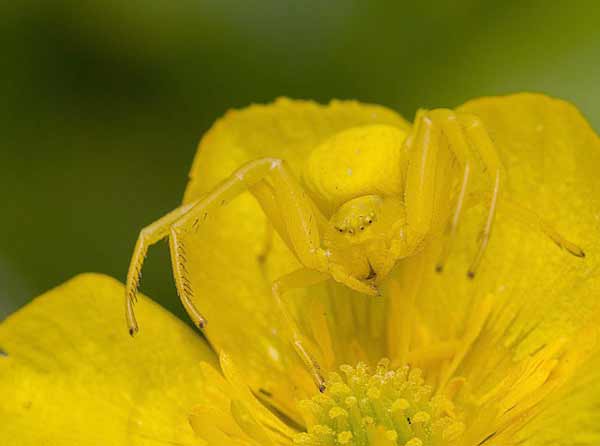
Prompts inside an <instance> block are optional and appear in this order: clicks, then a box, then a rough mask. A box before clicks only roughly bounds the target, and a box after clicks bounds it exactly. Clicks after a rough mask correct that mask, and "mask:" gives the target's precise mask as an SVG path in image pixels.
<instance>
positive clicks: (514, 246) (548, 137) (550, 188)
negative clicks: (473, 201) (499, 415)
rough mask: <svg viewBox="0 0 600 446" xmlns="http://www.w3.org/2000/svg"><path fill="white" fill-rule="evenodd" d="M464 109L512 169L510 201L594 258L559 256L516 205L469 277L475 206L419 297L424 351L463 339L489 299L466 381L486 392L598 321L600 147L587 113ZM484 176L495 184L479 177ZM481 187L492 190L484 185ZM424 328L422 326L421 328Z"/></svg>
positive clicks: (479, 209) (462, 371) (516, 106)
mask: <svg viewBox="0 0 600 446" xmlns="http://www.w3.org/2000/svg"><path fill="white" fill-rule="evenodd" d="M459 110H461V111H464V112H469V113H472V114H475V115H477V116H478V117H480V118H481V120H482V121H483V123H484V125H485V127H486V128H487V129H488V131H489V133H490V135H491V137H492V139H493V140H494V142H495V144H496V145H497V149H498V152H499V155H500V158H501V160H502V163H503V165H504V168H505V173H506V175H505V181H504V183H503V192H502V197H501V200H500V201H501V203H502V201H503V200H505V201H509V202H510V203H513V204H515V205H516V206H521V207H524V208H527V209H529V210H531V211H533V212H535V213H537V214H539V215H540V216H541V217H542V218H543V219H544V220H546V221H548V222H549V223H551V224H552V225H553V226H554V227H555V228H556V230H557V231H558V232H560V233H561V234H562V235H564V236H565V237H567V238H568V239H570V240H572V241H575V242H576V243H577V244H579V245H580V246H581V247H582V248H583V249H584V251H585V253H586V257H585V258H583V259H581V258H578V257H575V256H573V255H571V254H569V253H567V252H566V251H562V250H561V249H559V248H558V247H557V246H556V245H554V243H553V242H552V241H551V240H550V239H549V238H548V237H547V236H545V235H544V234H543V233H542V232H541V231H540V230H539V229H538V228H535V227H531V226H529V225H526V224H523V223H522V222H521V221H520V219H519V218H518V217H517V215H516V212H515V209H514V206H512V205H511V206H512V207H511V206H509V205H506V204H504V205H501V209H500V212H499V215H498V218H497V219H496V222H495V226H494V231H493V234H492V237H491V240H490V245H489V249H488V250H487V252H486V255H485V259H484V262H483V264H482V267H481V270H480V272H479V274H478V276H477V277H476V278H475V280H469V279H467V277H466V271H467V268H468V265H469V263H470V262H471V260H472V259H473V257H474V255H475V251H476V246H477V235H478V234H479V231H480V229H481V225H482V221H483V218H484V213H483V211H484V207H483V206H476V207H475V208H472V209H469V210H468V211H467V212H466V213H465V215H464V218H463V220H462V222H461V225H460V228H459V235H458V239H457V240H456V241H455V242H454V245H453V246H454V247H455V248H454V251H453V254H452V255H451V256H450V258H449V260H448V262H447V267H446V268H445V270H444V272H443V274H438V273H436V272H435V271H434V267H433V265H435V261H436V260H437V258H436V256H437V255H438V252H439V248H438V247H437V246H433V247H432V249H431V250H430V251H429V252H428V253H426V254H424V255H425V256H427V257H428V258H427V260H426V264H428V265H430V266H429V267H427V268H426V272H425V277H424V278H423V281H422V283H423V284H425V285H426V286H422V287H421V289H420V291H419V295H418V297H417V302H416V306H417V310H416V315H415V316H414V319H415V320H416V321H418V322H415V325H419V326H420V329H421V330H422V331H423V333H425V335H421V339H423V341H421V342H422V344H421V345H418V342H419V340H418V336H416V335H415V336H413V340H415V342H416V343H417V345H413V348H417V349H418V348H420V347H423V346H426V344H427V343H431V342H440V341H448V340H452V339H457V338H458V339H462V338H463V337H464V336H466V335H467V334H468V333H467V332H468V327H469V326H470V324H471V322H470V321H473V320H476V319H477V318H478V317H479V316H478V314H476V313H477V311H478V310H477V308H478V307H479V303H480V302H482V301H483V300H484V299H485V298H486V296H487V295H490V296H492V297H493V301H494V306H493V308H492V309H491V312H490V315H489V317H488V319H487V320H486V321H485V325H484V326H483V327H482V330H481V333H480V335H479V336H478V337H477V339H475V340H473V341H472V342H471V344H472V345H471V348H470V349H469V351H468V352H463V353H464V360H463V361H462V363H461V365H460V366H459V367H457V374H458V375H463V376H467V377H468V379H469V382H470V383H471V384H472V385H473V386H474V387H475V388H477V389H478V390H480V391H481V392H484V391H486V390H489V389H490V388H491V387H492V386H494V385H495V384H497V383H498V382H500V381H501V380H502V379H503V377H504V376H505V374H506V372H507V370H508V369H509V368H510V367H512V364H513V361H514V360H519V359H523V358H526V357H528V356H529V355H530V354H532V353H534V352H536V351H537V350H539V349H540V348H542V347H544V346H545V345H549V344H551V343H553V342H554V341H556V340H557V339H559V338H562V337H569V336H571V335H572V334H573V333H575V332H576V331H577V330H578V329H579V328H581V327H582V326H584V325H585V324H586V323H588V322H589V320H590V317H591V316H592V314H593V313H594V311H595V309H596V307H597V304H598V299H597V296H598V295H599V293H600V276H598V274H597V273H596V270H597V268H598V266H599V265H600V237H599V236H598V233H599V232H598V216H599V215H600V175H598V172H599V171H600V140H599V138H598V136H597V135H596V134H595V133H594V131H593V130H592V129H591V128H590V126H589V125H588V123H587V122H586V121H585V119H584V118H583V117H582V116H581V114H580V113H579V112H578V111H577V109H576V108H575V107H574V106H572V105H570V104H568V103H567V102H564V101H561V100H557V99H552V98H548V97H546V96H543V95H536V94H518V95H512V96H506V97H492V98H482V99H477V100H474V101H471V102H469V103H467V104H465V105H463V106H462V107H460V108H459ZM478 177H479V178H485V176H482V174H481V173H478ZM479 183H480V184H478V185H477V187H478V188H477V190H478V191H481V190H484V183H482V182H481V180H480V181H479ZM415 331H416V328H415Z"/></svg>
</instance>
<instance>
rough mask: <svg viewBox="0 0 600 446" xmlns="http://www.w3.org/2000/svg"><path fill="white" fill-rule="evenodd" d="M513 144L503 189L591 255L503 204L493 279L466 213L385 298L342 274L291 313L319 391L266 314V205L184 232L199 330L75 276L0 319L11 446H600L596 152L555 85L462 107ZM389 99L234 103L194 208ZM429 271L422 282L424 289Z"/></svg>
mask: <svg viewBox="0 0 600 446" xmlns="http://www.w3.org/2000/svg"><path fill="white" fill-rule="evenodd" d="M460 109H461V110H464V111H468V112H470V113H473V114H476V115H477V116H479V117H480V118H481V119H482V121H483V122H484V124H485V126H486V127H487V128H488V130H489V132H490V134H491V135H492V137H493V139H494V140H495V143H496V144H497V146H498V149H499V153H500V157H501V159H502V163H503V165H504V167H505V169H506V184H505V186H504V188H505V195H504V197H503V199H505V200H508V201H510V202H513V203H517V204H518V206H521V205H522V206H525V207H527V208H529V209H532V210H534V211H535V212H537V213H538V214H539V215H541V216H542V217H543V219H544V221H547V222H550V223H551V224H552V225H553V226H554V227H556V229H557V230H558V231H559V232H560V233H562V234H565V235H567V236H568V237H569V238H570V239H572V240H575V241H577V242H578V243H579V244H580V245H581V246H582V247H583V248H584V249H585V251H586V254H587V257H586V258H585V259H579V258H576V257H573V256H570V255H568V254H567V253H565V252H564V251H561V250H559V249H558V248H557V247H556V246H554V245H553V244H552V243H551V242H550V241H549V240H548V238H547V237H546V236H545V235H544V234H543V233H542V231H540V230H539V229H540V228H539V227H530V226H528V225H525V224H523V221H522V219H520V218H518V217H519V215H518V212H516V210H518V209H521V208H519V207H515V206H512V205H511V206H504V207H503V206H500V208H499V214H498V217H497V220H496V223H495V228H494V234H493V236H492V238H491V240H490V245H489V248H488V251H487V253H486V257H485V260H484V262H483V263H482V265H481V270H480V273H479V274H478V276H477V277H476V278H475V279H474V280H468V279H467V278H466V276H465V271H466V270H465V265H468V264H469V261H470V260H471V259H472V257H473V255H474V252H475V251H476V249H477V246H476V240H475V238H476V237H474V234H476V233H477V230H478V228H479V227H480V222H481V218H482V215H483V212H484V209H483V208H482V207H479V206H473V207H472V208H470V209H469V210H468V211H467V212H466V213H465V215H464V221H463V222H462V223H461V227H460V232H459V234H458V236H457V239H456V240H455V241H454V244H453V246H454V249H453V251H452V254H451V256H450V258H449V259H448V262H447V266H446V268H445V270H444V272H443V273H442V274H439V273H436V272H435V262H436V260H437V258H438V256H439V252H440V249H441V241H439V240H434V241H433V242H431V243H430V245H428V246H427V248H426V249H425V250H424V251H423V252H422V253H420V254H418V255H415V256H413V257H411V258H409V259H406V260H405V261H403V262H401V263H400V264H399V266H398V270H397V272H395V273H394V274H393V275H392V276H391V277H390V280H389V281H388V282H387V283H386V284H385V286H384V289H383V290H382V296H380V297H372V296H365V295H361V294H359V293H357V292H355V291H351V290H349V289H348V288H347V287H345V286H344V285H341V284H337V283H334V282H333V281H329V282H327V283H325V284H320V285H315V286H313V287H310V288H309V289H305V290H297V291H294V292H293V293H290V297H289V298H288V300H287V303H288V304H289V306H290V310H291V312H292V314H293V315H294V317H295V318H296V319H297V321H298V324H299V326H300V328H301V330H302V333H303V335H304V336H305V338H306V340H305V342H306V344H307V345H308V346H309V349H310V351H311V353H312V354H314V355H315V357H316V359H317V361H318V362H319V363H320V364H321V366H322V367H323V368H324V369H325V370H327V371H328V372H330V373H329V374H328V375H327V390H326V392H325V393H323V394H320V393H319V392H318V391H317V390H316V388H315V386H314V383H313V382H312V380H311V376H310V374H309V372H308V371H307V370H306V369H305V367H304V365H303V364H302V362H301V361H300V360H299V359H298V357H297V355H296V354H295V352H294V350H293V348H292V346H291V345H290V344H289V340H288V339H287V338H286V337H285V336H284V335H283V333H284V332H285V329H286V327H285V326H284V324H283V322H282V320H281V318H280V315H279V313H278V312H277V310H276V307H275V306H274V304H273V302H272V298H271V295H270V282H271V281H272V280H274V279H275V278H277V277H279V276H281V275H282V274H284V273H287V272H289V271H292V270H293V269H296V268H297V267H298V263H297V260H296V259H295V258H294V257H293V256H292V255H291V254H290V252H289V250H288V249H287V248H286V247H285V246H284V244H283V243H282V242H281V241H280V240H279V239H278V238H275V239H274V240H273V246H272V247H271V249H270V251H269V254H268V256H267V257H266V259H265V260H264V261H263V262H261V261H257V256H258V255H259V254H260V253H261V252H263V251H264V244H265V239H266V238H267V237H266V236H265V233H266V231H268V229H267V228H268V226H267V225H266V221H265V218H264V215H263V213H262V212H261V211H260V209H259V207H258V206H257V204H256V203H255V202H254V201H253V200H252V199H251V197H246V196H242V197H240V198H239V199H238V200H236V201H234V202H232V203H231V204H230V205H228V206H227V207H224V208H223V209H222V212H219V213H218V214H215V215H213V216H212V217H211V218H210V219H208V220H207V221H206V223H205V225H203V227H202V230H201V231H198V233H196V234H189V235H188V236H187V237H188V239H187V240H186V242H187V246H188V249H187V254H188V257H189V259H188V266H189V268H190V271H189V277H190V278H191V280H192V282H193V283H192V285H193V288H194V290H195V293H196V298H197V301H196V302H195V303H196V305H197V306H198V307H199V308H201V309H202V310H203V313H204V314H205V315H206V317H207V319H208V320H209V321H210V323H209V325H208V327H207V331H206V333H207V337H208V339H209V341H210V343H211V345H212V347H213V349H214V352H216V353H214V352H213V350H211V349H210V348H209V347H208V346H207V344H206V343H205V342H204V341H203V339H202V338H201V337H200V336H198V335H196V334H194V332H193V331H192V329H190V328H189V327H187V326H185V324H183V323H181V322H180V321H178V320H177V319H175V318H174V317H172V316H171V315H169V314H168V313H166V312H165V311H164V310H162V309H160V307H158V306H157V305H155V304H153V303H152V302H151V301H150V300H148V299H146V298H142V299H141V301H140V303H139V304H138V306H137V307H136V308H137V310H138V319H139V321H140V327H141V328H140V334H139V335H138V336H137V337H136V338H130V337H129V335H128V334H127V332H126V330H125V327H124V326H125V324H124V321H123V316H122V313H123V309H122V295H123V287H122V286H121V285H120V284H118V283H117V282H116V281H114V280H113V279H110V278H107V277H104V276H100V275H83V276H79V277H77V278H75V279H73V280H71V281H69V282H67V283H66V284H64V285H62V286H60V287H59V288H56V289H54V290H52V291H50V292H48V293H46V294H45V295H43V296H42V297H40V298H38V299H36V300H35V301H34V302H32V303H31V304H30V305H28V306H27V307H25V308H24V309H22V310H20V311H19V312H17V313H15V314H14V315H12V316H10V317H9V318H8V319H7V320H6V321H4V322H3V323H2V324H1V325H0V349H1V352H2V354H1V355H0V395H1V396H0V438H1V439H2V444H15V445H24V446H27V445H36V446H38V445H42V444H44V445H160V444H165V445H174V444H176V445H194V444H200V445H205V444H208V445H216V446H220V445H239V446H254V445H261V446H262V445H291V444H300V445H324V446H325V445H367V444H368V445H374V446H383V445H386V446H387V445H401V446H404V445H407V446H425V445H465V446H479V445H486V446H495V445H517V444H519V445H536V446H541V445H576V444H577V445H596V444H598V442H600V409H599V407H600V348H599V346H598V335H599V334H598V330H599V328H600V325H599V324H600V320H599V316H600V313H598V311H599V307H598V296H599V295H600V275H599V274H598V266H600V263H599V262H598V260H597V258H598V255H599V254H600V243H599V241H600V237H599V236H598V222H599V219H600V175H598V171H599V169H600V140H599V139H598V137H597V136H596V135H595V134H594V133H593V131H592V130H591V129H590V128H589V126H588V124H587V123H586V122H585V120H584V119H583V118H582V117H581V116H580V114H579V113H578V112H577V110H576V109H575V108H573V107H572V106H570V105H568V104H566V103H564V102H562V101H557V100H553V99H549V98H546V97H543V96H540V95H529V94H525V95H515V96H509V97H504V98H484V99H478V100H475V101H472V102H469V103H467V104H465V105H463V106H462V107H461V108H460ZM369 122H380V123H388V124H392V125H397V126H400V127H406V126H407V125H408V124H407V123H406V122H404V121H403V120H402V118H400V117H399V116H398V115H396V114H395V113H393V112H391V111H390V110H387V109H384V108H382V107H376V106H367V105H362V104H359V103H355V102H334V103H332V104H331V105H330V106H327V107H323V106H318V105H316V104H314V103H311V102H298V101H289V100H279V101H277V102H276V103H275V104H274V105H270V106H252V107H250V108H248V109H245V110H241V111H235V112H229V113H228V114H227V115H226V116H225V118H223V119H222V120H220V121H219V122H218V123H217V124H215V126H214V127H213V129H212V130H211V131H210V132H209V133H208V134H207V135H206V136H205V138H204V139H203V142H202V143H201V150H200V151H199V154H198V156H197V159H196V161H195V167H194V169H193V170H192V171H193V172H202V175H196V176H194V177H193V178H192V180H191V182H190V185H189V187H188V190H187V191H186V199H188V200H189V197H191V196H197V195H198V194H199V193H202V192H204V191H206V190H208V189H210V188H211V187H212V186H214V184H215V183H217V182H218V181H220V180H221V179H223V178H224V177H225V176H227V175H228V174H229V173H230V172H231V171H232V170H234V169H235V168H236V167H238V166H239V165H240V164H242V163H243V162H246V161H248V160H251V159H253V158H257V157H259V156H265V155H275V156H279V157H282V158H285V159H287V160H288V161H289V163H290V165H291V166H292V167H295V168H297V167H298V163H299V162H300V161H299V160H300V158H299V156H298V154H299V153H302V152H303V151H306V150H309V149H310V148H311V147H315V145H316V144H318V143H319V142H320V141H322V140H323V139H324V138H326V137H328V136H330V135H331V134H333V133H335V132H338V131H340V130H343V129H345V128H349V127H352V126H356V125H360V124H364V123H369ZM417 277H419V278H420V279H419V280H418V281H416V280H411V279H415V278H417Z"/></svg>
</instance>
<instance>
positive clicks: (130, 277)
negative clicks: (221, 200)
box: [125, 202, 197, 336]
mask: <svg viewBox="0 0 600 446" xmlns="http://www.w3.org/2000/svg"><path fill="white" fill-rule="evenodd" d="M196 203H197V202H193V203H188V204H185V205H183V206H180V207H178V208H177V209H174V210H173V211H171V212H169V213H168V214H167V215H165V216H163V217H161V218H160V219H158V220H157V221H155V222H154V223H152V224H150V225H148V226H146V227H145V228H143V229H142V230H141V231H140V234H139V236H138V239H137V241H136V244H135V248H134V250H133V255H132V257H131V262H130V264H129V270H128V272H127V281H126V285H125V310H126V316H127V325H128V327H129V333H130V334H131V335H132V336H133V335H134V334H135V333H137V331H138V329H139V328H138V324H137V321H136V318H135V314H134V311H133V306H134V305H135V302H136V301H137V292H138V287H139V284H140V279H141V276H142V266H143V264H144V259H145V257H146V254H147V253H148V248H149V247H150V246H152V245H154V244H155V243H158V242H159V241H160V240H162V239H163V238H165V237H167V236H168V235H169V229H170V227H171V225H172V224H173V223H175V222H176V221H177V220H178V219H179V218H181V217H182V216H183V215H185V214H186V213H187V212H189V211H190V209H192V208H193V207H194V206H195V205H196Z"/></svg>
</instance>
